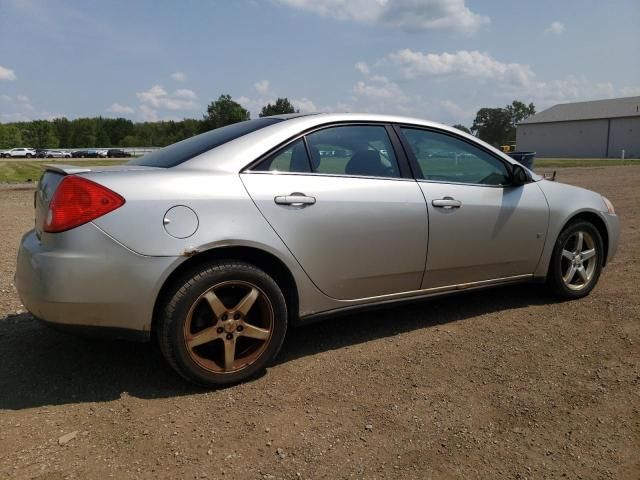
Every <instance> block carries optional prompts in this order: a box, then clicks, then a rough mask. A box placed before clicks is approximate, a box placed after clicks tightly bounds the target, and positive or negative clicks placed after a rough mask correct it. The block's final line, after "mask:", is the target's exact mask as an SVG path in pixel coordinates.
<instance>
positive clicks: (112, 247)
mask: <svg viewBox="0 0 640 480" xmlns="http://www.w3.org/2000/svg"><path fill="white" fill-rule="evenodd" d="M50 237H51V235H50ZM48 240H51V239H48ZM55 243H56V245H55V248H52V247H53V246H47V245H46V241H44V242H40V240H39V239H38V238H37V236H36V234H35V232H34V231H30V232H28V233H27V234H25V235H24V237H23V238H22V242H21V245H20V249H19V251H18V261H17V267H16V275H15V284H16V288H17V290H18V293H19V295H20V298H21V300H22V303H23V304H24V306H25V307H26V308H27V310H29V311H30V312H31V313H32V314H33V315H34V316H35V317H37V318H38V319H41V320H43V321H44V322H46V323H50V324H56V325H60V326H68V327H88V328H85V329H84V330H89V331H91V330H95V329H97V328H106V329H109V330H111V331H113V332H116V333H117V335H116V336H118V337H123V336H127V335H124V334H125V333H126V331H133V332H130V333H131V334H132V336H138V337H139V336H140V335H136V334H135V332H142V333H143V335H142V336H143V337H144V336H145V335H148V333H149V332H150V329H151V321H152V317H153V308H154V304H155V299H156V298H157V295H158V292H159V290H160V287H161V285H162V284H163V282H164V280H165V278H166V276H167V275H168V273H169V272H170V271H171V268H172V265H173V264H174V263H175V262H176V260H177V259H176V257H146V256H142V255H138V254H136V253H134V252H132V251H130V250H128V249H127V248H125V247H124V246H122V245H120V244H119V243H117V242H116V241H115V240H113V239H112V238H111V237H109V236H108V235H107V234H105V233H104V232H103V231H102V230H100V229H99V228H98V227H96V226H95V225H93V224H86V225H83V226H81V227H78V228H76V229H73V230H72V231H70V232H64V233H60V234H55ZM62 245H64V247H62ZM75 329H78V328H75Z"/></svg>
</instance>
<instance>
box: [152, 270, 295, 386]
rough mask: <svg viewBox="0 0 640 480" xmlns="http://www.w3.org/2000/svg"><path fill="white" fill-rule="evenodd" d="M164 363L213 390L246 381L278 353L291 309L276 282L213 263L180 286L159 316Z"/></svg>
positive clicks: (255, 272)
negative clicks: (166, 362)
mask: <svg viewBox="0 0 640 480" xmlns="http://www.w3.org/2000/svg"><path fill="white" fill-rule="evenodd" d="M160 315H161V316H160V318H159V324H158V330H157V337H158V342H159V345H160V350H161V351H162V353H163V355H164V357H165V358H166V359H167V361H168V362H169V364H170V365H171V366H172V367H173V368H174V369H175V370H176V371H177V372H178V373H179V374H180V375H182V376H183V377H184V378H186V379H187V380H189V381H191V382H193V383H196V384H198V385H202V386H206V387H211V386H221V385H229V384H233V383H238V382H241V381H244V380H247V379H249V378H251V377H253V376H255V375H256V374H258V373H260V372H261V371H263V370H264V368H265V367H266V366H267V365H269V363H270V362H271V361H272V360H273V359H274V358H275V356H276V355H277V354H278V352H279V351H280V347H281V346H282V342H283V340H284V337H285V334H286V331H287V305H286V302H285V299H284V296H283V294H282V292H281V291H280V289H279V287H278V285H277V284H276V282H275V281H274V280H273V279H272V278H271V277H270V276H269V275H267V274H266V273H265V272H263V271H262V270H260V269H258V268H257V267H255V266H253V265H250V264H248V263H244V262H236V261H226V262H215V263H210V264H208V265H205V266H203V267H201V268H198V269H196V270H195V271H191V272H190V273H189V274H188V275H186V276H185V277H183V278H182V279H181V280H179V281H177V282H176V283H175V285H174V288H173V289H172V290H171V291H170V292H169V294H168V295H167V298H166V302H165V304H164V308H163V309H162V311H161V312H160Z"/></svg>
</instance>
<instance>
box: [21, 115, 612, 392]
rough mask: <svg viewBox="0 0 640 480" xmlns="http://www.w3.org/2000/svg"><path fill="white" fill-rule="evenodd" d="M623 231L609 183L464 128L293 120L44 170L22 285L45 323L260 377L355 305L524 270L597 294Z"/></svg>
mask: <svg viewBox="0 0 640 480" xmlns="http://www.w3.org/2000/svg"><path fill="white" fill-rule="evenodd" d="M320 151H324V152H336V154H335V155H320ZM337 152H339V153H340V155H338V154H337ZM618 235H619V223H618V217H617V216H616V214H615V211H614V208H613V205H612V204H611V202H610V201H609V200H607V199H606V198H605V197H603V196H602V195H600V194H598V193H595V192H592V191H589V190H585V189H582V188H578V187H574V186H570V185H563V184H561V183H556V182H553V181H549V180H546V179H544V178H543V177H541V176H539V175H536V174H535V173H534V172H532V171H530V170H528V169H527V168H525V167H523V166H522V165H521V164H519V163H518V162H517V161H515V160H514V159H512V158H511V157H509V156H508V155H506V154H505V153H503V152H501V151H500V150H498V149H496V148H494V147H492V146H490V145H488V144H486V143H484V142H483V141H481V140H479V139H477V138H475V137H473V136H471V135H468V134H466V133H464V132H462V131H460V130H457V129H455V128H453V127H447V126H445V125H440V124H437V123H432V122H428V121H425V120H419V119H415V118H407V117H396V116H387V115H372V114H355V113H352V114H313V115H301V114H293V115H282V116H271V117H263V118H258V119H255V120H248V121H245V122H240V123H236V124H233V125H229V126H226V127H223V128H219V129H216V130H211V131H209V132H206V133H203V134H201V135H198V136H195V137H193V138H190V139H188V140H184V141H181V142H179V143H176V144H174V145H171V146H169V147H166V148H163V149H161V150H157V151H154V152H153V153H149V154H147V155H145V156H143V157H141V158H138V159H135V160H132V161H130V162H128V163H127V164H124V165H117V166H113V165H112V166H108V167H93V166H91V167H78V166H75V167H66V166H48V167H47V169H46V171H45V173H44V174H43V176H42V178H41V179H40V182H39V184H38V188H37V191H36V195H35V229H34V230H31V231H30V232H28V233H26V234H25V235H24V237H23V238H22V242H21V245H20V248H19V253H18V261H17V268H16V277H15V281H16V286H17V289H18V292H19V294H20V298H21V299H22V302H23V304H24V305H25V307H26V308H27V309H28V310H29V311H30V312H32V313H33V315H34V316H35V317H37V318H39V319H41V320H43V321H45V322H49V323H52V324H57V325H58V326H65V325H66V326H68V327H72V328H75V329H82V328H86V329H88V330H90V331H94V332H95V331H96V330H102V331H110V332H113V333H115V334H116V335H119V336H133V337H136V338H139V339H144V340H150V339H154V340H155V341H157V342H158V343H159V346H160V350H161V351H162V353H163V355H164V357H165V358H166V360H167V362H168V363H169V364H170V365H171V366H172V367H173V368H174V369H175V370H176V371H177V372H178V373H179V374H180V375H182V376H183V377H184V378H186V379H188V380H190V381H192V382H194V383H197V384H200V385H205V386H213V385H224V384H230V383H235V382H239V381H243V380H245V379H248V378H250V377H252V376H254V375H256V374H258V373H259V372H260V371H262V370H263V369H264V368H265V367H266V366H267V365H269V364H270V362H272V361H273V359H274V358H275V356H276V355H277V353H278V351H279V350H280V347H281V345H282V342H283V340H284V337H285V334H286V332H287V329H288V327H289V326H290V325H299V324H304V323H306V322H311V321H314V320H317V319H320V318H323V317H326V316H329V315H334V314H337V313H341V312H351V311H354V310H357V309H363V308H369V307H377V306H380V305H389V304H390V303H392V302H404V301H409V300H416V299H421V298H426V297H432V296H436V295H444V294H449V293H457V292H460V291H461V290H472V289H480V288H485V287H490V286H496V285H502V284H509V283H516V282H530V281H539V282H546V283H547V285H548V287H549V289H550V291H551V292H552V293H553V294H554V295H556V296H558V297H560V298H563V299H567V300H572V299H578V298H581V297H584V296H586V295H588V294H589V293H590V292H591V290H592V289H593V288H594V287H595V285H596V283H597V282H598V279H599V277H600V273H601V271H602V269H603V267H604V266H605V265H607V263H608V262H610V261H611V259H612V258H613V256H614V254H615V252H616V247H617V243H618ZM96 279H99V281H96ZM512 293H513V292H510V294H512ZM468 301H473V299H469V300H468ZM428 314H429V308H428V305H426V306H425V315H428ZM395 321H397V322H402V318H398V319H396V320H395ZM383 361H384V359H383Z"/></svg>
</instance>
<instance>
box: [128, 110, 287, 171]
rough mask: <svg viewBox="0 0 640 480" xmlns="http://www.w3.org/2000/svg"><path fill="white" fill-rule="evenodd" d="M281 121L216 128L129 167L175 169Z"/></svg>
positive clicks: (277, 119) (256, 121)
mask: <svg viewBox="0 0 640 480" xmlns="http://www.w3.org/2000/svg"><path fill="white" fill-rule="evenodd" d="M281 121H282V120H281V119H279V118H266V117H265V118H256V119H255V120H247V121H245V122H238V123H234V124H232V125H227V126H226V127H221V128H216V129H214V130H210V131H208V132H205V133H201V134H200V135H196V136H195V137H191V138H187V139H186V140H182V141H181V142H178V143H174V144H173V145H169V146H168V147H165V148H162V149H160V150H156V151H155V152H151V153H148V154H146V155H144V156H142V157H140V158H137V159H135V160H131V161H130V162H129V165H141V166H143V167H161V168H170V167H175V166H176V165H179V164H181V163H183V162H186V161H187V160H189V159H191V158H193V157H196V156H198V155H200V154H201V153H204V152H207V151H209V150H211V149H212V148H216V147H219V146H220V145H222V144H224V143H227V142H230V141H231V140H235V139H236V138H239V137H242V136H243V135H246V134H248V133H251V132H255V131H256V130H260V129H261V128H264V127H268V126H269V125H273V124H274V123H277V122H281Z"/></svg>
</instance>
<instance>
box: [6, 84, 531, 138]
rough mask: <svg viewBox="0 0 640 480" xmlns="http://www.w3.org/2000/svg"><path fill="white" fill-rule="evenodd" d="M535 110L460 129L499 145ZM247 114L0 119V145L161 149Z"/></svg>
mask: <svg viewBox="0 0 640 480" xmlns="http://www.w3.org/2000/svg"><path fill="white" fill-rule="evenodd" d="M287 113H296V110H295V108H294V107H293V105H292V104H291V102H290V101H289V100H288V99H287V98H278V99H277V100H276V102H275V103H274V104H271V103H269V104H267V105H265V106H264V107H263V108H262V110H261V112H260V114H259V116H260V117H265V116H269V115H278V114H287ZM533 114H535V106H534V105H533V103H530V104H529V105H525V104H524V103H522V102H520V101H517V100H514V101H513V102H512V103H511V104H510V105H507V106H505V107H504V108H481V109H480V110H478V112H477V114H476V118H475V120H474V122H473V125H472V126H471V129H468V128H466V127H465V126H463V125H459V124H458V125H454V127H456V128H459V129H460V130H463V131H466V132H468V133H472V134H473V135H476V136H477V137H479V138H480V139H482V140H484V141H486V142H488V143H491V144H493V145H496V146H499V145H504V144H508V143H512V142H514V141H515V136H516V124H517V123H518V122H520V121H522V120H524V119H525V118H527V117H528V116H530V115H533ZM249 119H250V114H249V111H248V110H247V109H245V108H244V107H243V106H242V105H240V104H239V103H238V102H236V101H235V100H233V98H232V97H231V96H230V95H226V94H225V95H220V97H218V99H217V100H215V101H213V102H211V103H210V104H209V106H208V107H207V111H206V113H205V114H204V115H203V117H202V118H201V119H193V118H185V119H184V120H179V121H174V120H168V121H158V122H133V121H131V120H128V119H126V118H104V117H93V118H77V119H74V120H69V119H67V118H64V117H63V118H56V119H54V120H33V121H29V122H12V123H4V124H1V123H0V148H14V147H19V146H27V147H32V148H86V147H164V146H166V145H170V144H172V143H175V142H178V141H180V140H184V139H185V138H189V137H192V136H193V135H197V134H198V133H202V132H206V131H208V130H211V129H213V128H219V127H223V126H225V125H230V124H233V123H236V122H241V121H244V120H249Z"/></svg>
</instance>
